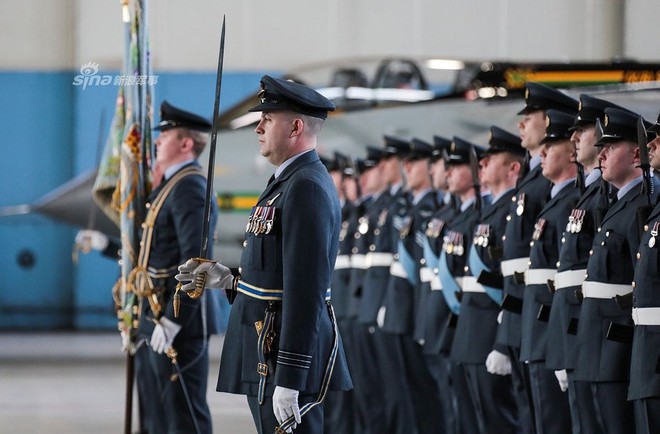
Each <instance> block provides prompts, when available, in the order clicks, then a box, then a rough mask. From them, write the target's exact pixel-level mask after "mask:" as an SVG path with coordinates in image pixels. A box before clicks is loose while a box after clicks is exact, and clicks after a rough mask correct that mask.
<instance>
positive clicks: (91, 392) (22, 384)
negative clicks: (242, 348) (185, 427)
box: [0, 332, 255, 434]
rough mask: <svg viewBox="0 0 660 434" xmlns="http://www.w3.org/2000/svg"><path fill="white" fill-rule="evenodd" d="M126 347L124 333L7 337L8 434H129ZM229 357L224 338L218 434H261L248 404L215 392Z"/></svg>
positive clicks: (217, 345)
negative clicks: (123, 349) (126, 428)
mask: <svg viewBox="0 0 660 434" xmlns="http://www.w3.org/2000/svg"><path fill="white" fill-rule="evenodd" d="M120 345H121V340H120V337H119V334H118V333H82V332H66V333H65V332H62V333H59V332H56V333H0V434H5V433H6V434H40V433H48V434H59V433H61V434H64V433H66V434H88V433H95V434H106V433H108V434H110V433H112V434H117V433H123V429H124V394H125V357H126V356H125V353H122V352H121V351H120ZM221 349H222V338H221V337H218V336H214V337H213V338H212V339H211V341H210V342H209V355H210V358H211V361H210V364H211V366H210V375H209V392H208V402H209V406H210V408H211V414H212V416H213V427H214V432H215V433H231V434H251V433H254V432H255V429H254V425H253V423H252V417H251V415H250V411H249V409H248V405H247V401H246V399H245V397H244V396H238V395H230V394H226V393H218V392H216V391H215V383H216V380H217V377H218V366H219V358H220V352H221ZM133 415H134V419H135V417H137V411H134V412H133ZM133 430H134V431H136V430H137V422H136V421H134V422H133Z"/></svg>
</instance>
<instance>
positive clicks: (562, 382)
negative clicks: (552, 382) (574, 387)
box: [555, 369, 568, 392]
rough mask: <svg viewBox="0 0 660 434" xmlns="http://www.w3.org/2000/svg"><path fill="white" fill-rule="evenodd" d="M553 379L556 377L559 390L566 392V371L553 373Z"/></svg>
mask: <svg viewBox="0 0 660 434" xmlns="http://www.w3.org/2000/svg"><path fill="white" fill-rule="evenodd" d="M555 377H557V381H559V388H560V389H561V391H562V392H566V391H567V390H568V374H567V373H566V369H562V370H560V371H555Z"/></svg>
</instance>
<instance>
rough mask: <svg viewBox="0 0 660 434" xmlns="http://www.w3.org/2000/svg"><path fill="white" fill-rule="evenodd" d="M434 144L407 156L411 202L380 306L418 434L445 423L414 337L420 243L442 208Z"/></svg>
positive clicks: (415, 147) (418, 143) (417, 145)
mask: <svg viewBox="0 0 660 434" xmlns="http://www.w3.org/2000/svg"><path fill="white" fill-rule="evenodd" d="M431 153H432V147H431V145H430V144H429V143H427V142H425V141H423V140H420V139H417V138H413V139H412V140H411V141H410V142H409V150H408V153H407V154H406V155H405V157H404V170H405V174H406V180H407V183H408V188H409V189H410V194H411V202H410V204H409V208H408V209H407V210H406V214H405V215H404V216H403V218H402V220H401V224H400V227H399V237H398V240H397V250H396V252H397V253H396V254H395V256H394V262H393V263H392V266H391V267H390V274H391V276H390V279H389V281H388V286H387V292H386V294H385V300H384V303H383V307H382V308H381V315H382V317H383V319H382V325H381V330H382V331H383V332H384V333H389V334H392V335H394V339H395V343H396V345H395V347H394V348H393V349H394V351H393V352H392V353H391V354H390V357H396V358H400V359H401V360H402V361H403V367H404V370H403V371H402V372H403V373H404V376H405V380H406V382H407V389H408V393H409V394H410V398H411V400H412V405H413V410H414V414H415V419H414V421H415V426H416V428H417V432H419V433H420V434H421V433H430V432H434V430H435V429H437V426H438V425H439V424H440V418H439V413H437V412H436V411H435V409H436V408H438V407H439V406H440V401H439V400H438V391H437V390H436V389H435V387H433V386H434V383H433V379H432V377H431V374H430V373H429V372H428V369H427V366H426V364H425V363H424V359H423V357H422V348H421V346H420V344H419V343H418V342H416V341H415V340H414V339H413V331H414V326H415V316H416V314H417V312H416V309H417V307H418V302H419V291H420V289H419V284H420V282H419V260H420V258H422V257H423V253H422V245H421V243H420V242H419V241H420V237H421V231H422V227H423V223H424V222H426V221H427V220H428V218H429V217H430V216H431V214H432V213H433V211H434V210H435V209H436V208H437V195H436V193H435V191H434V190H433V188H432V186H431V177H430V175H429V159H430V158H431Z"/></svg>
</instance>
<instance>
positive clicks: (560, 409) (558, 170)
mask: <svg viewBox="0 0 660 434" xmlns="http://www.w3.org/2000/svg"><path fill="white" fill-rule="evenodd" d="M545 115H546V120H547V127H546V136H545V138H544V139H543V140H542V141H541V144H542V145H543V148H542V150H541V167H542V174H543V177H545V178H546V179H548V180H549V181H550V182H552V184H553V185H552V189H551V191H550V199H549V200H548V202H547V203H546V204H545V206H544V207H543V209H542V210H541V212H540V213H539V214H538V216H537V220H536V223H535V224H534V232H533V233H532V241H531V249H530V256H529V267H528V269H527V270H526V272H525V275H524V279H525V284H526V288H525V293H524V299H523V310H522V335H521V345H520V359H521V360H522V361H524V362H525V363H527V365H528V369H529V377H530V389H531V391H532V400H533V401H532V403H533V407H534V417H535V425H536V432H537V433H564V432H568V431H570V411H569V408H568V398H567V397H566V394H565V393H563V392H562V390H561V389H560V387H559V385H558V384H557V380H556V378H555V376H554V372H553V371H551V370H548V369H546V367H545V363H544V362H545V350H546V342H547V333H548V319H549V315H550V308H551V306H552V298H553V290H554V285H553V281H554V277H555V274H556V272H557V268H556V267H557V260H558V259H559V246H560V244H561V238H562V236H563V233H564V230H565V228H566V222H567V221H568V216H569V215H570V211H571V210H572V209H573V207H574V206H575V204H576V203H577V200H578V197H579V195H580V190H579V189H578V188H576V186H575V179H576V177H577V166H576V165H575V164H573V162H574V158H575V145H574V144H573V142H571V140H570V137H571V134H572V131H571V130H570V128H571V127H572V126H573V123H574V120H575V115H576V113H565V112H562V111H558V110H552V109H550V110H546V112H545Z"/></svg>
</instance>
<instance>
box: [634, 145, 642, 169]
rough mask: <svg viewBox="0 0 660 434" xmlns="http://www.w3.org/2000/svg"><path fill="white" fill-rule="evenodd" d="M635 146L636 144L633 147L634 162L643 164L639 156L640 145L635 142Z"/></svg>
mask: <svg viewBox="0 0 660 434" xmlns="http://www.w3.org/2000/svg"><path fill="white" fill-rule="evenodd" d="M633 146H634V148H633V163H635V165H639V164H641V159H640V157H639V146H637V144H633Z"/></svg>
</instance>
